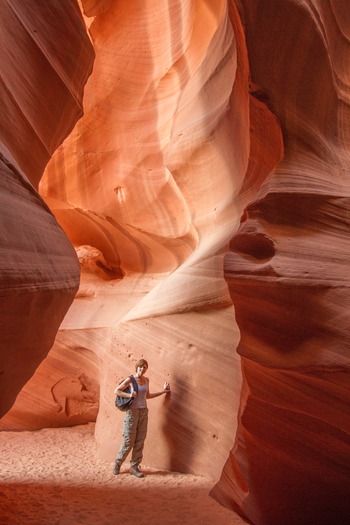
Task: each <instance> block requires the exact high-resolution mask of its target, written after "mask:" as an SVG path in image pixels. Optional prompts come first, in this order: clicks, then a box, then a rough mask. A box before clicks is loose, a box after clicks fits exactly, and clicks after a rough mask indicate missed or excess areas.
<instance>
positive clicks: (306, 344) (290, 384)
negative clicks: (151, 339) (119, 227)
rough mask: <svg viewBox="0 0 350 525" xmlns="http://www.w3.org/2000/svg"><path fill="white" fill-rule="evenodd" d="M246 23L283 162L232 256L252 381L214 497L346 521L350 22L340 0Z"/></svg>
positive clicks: (274, 513)
mask: <svg viewBox="0 0 350 525" xmlns="http://www.w3.org/2000/svg"><path fill="white" fill-rule="evenodd" d="M266 4H268V5H266ZM241 15H242V19H243V20H244V24H245V32H246V36H247V47H248V53H249V59H250V65H251V73H252V79H253V81H254V82H256V83H257V84H258V85H259V86H260V90H258V92H257V93H256V94H257V96H259V98H263V99H264V101H265V102H266V103H267V104H268V106H269V107H270V108H271V109H272V111H273V112H274V113H275V114H276V115H277V117H278V119H279V121H280V122H281V124H282V128H283V135H284V142H285V155H284V158H283V161H282V162H281V163H280V164H279V166H278V167H277V169H276V170H275V171H274V172H273V173H272V174H271V176H270V177H269V178H268V179H267V180H266V181H265V182H264V184H263V185H262V187H261V189H260V191H259V192H258V194H257V196H256V198H255V199H254V200H253V201H252V202H251V203H250V205H249V206H248V208H247V212H246V214H245V219H246V220H245V221H244V222H243V223H242V225H241V228H240V230H239V232H238V234H237V235H236V236H235V237H234V238H233V239H232V241H231V243H230V252H229V254H228V255H227V256H226V258H225V277H226V280H227V282H228V284H229V287H230V293H231V297H232V300H233V302H234V305H235V309H236V319H237V323H238V326H239V328H240V331H241V340H240V344H239V346H238V352H239V354H240V355H241V356H242V371H243V378H244V379H243V390H242V392H243V394H242V403H241V414H240V423H239V428H238V433H237V438H236V443H235V446H234V448H233V451H232V453H231V456H230V458H229V460H228V462H227V464H226V467H225V470H224V472H225V475H223V477H222V480H221V482H220V483H219V484H218V485H217V486H216V488H215V489H214V491H213V494H214V495H215V497H217V498H218V499H219V500H221V501H222V502H225V504H227V505H228V506H232V508H234V509H237V508H238V509H239V510H240V512H241V513H243V515H244V516H245V517H247V518H249V520H251V522H252V523H254V524H258V525H262V524H268V525H280V524H281V523H288V524H289V525H297V524H300V523H308V524H317V525H320V524H324V525H326V524H329V523H342V524H345V523H346V522H347V521H348V517H349V515H350V504H349V481H350V480H349V472H350V469H349V467H350V464H349V457H350V456H349V443H350V424H349V420H348V418H347V416H346V413H347V410H348V409H347V407H348V406H349V401H350V397H349V396H350V394H349V392H350V390H349V387H348V385H349V380H350V372H349V365H350V358H349V345H348V341H349V335H350V334H349V321H350V314H349V311H350V308H349V306H350V302H349V284H350V282H349V277H348V274H347V270H346V264H347V260H348V254H349V248H350V246H349V235H348V233H349V226H350V225H349V181H350V179H349V168H350V165H349V139H350V135H349V126H348V122H349V116H350V115H349V101H350V99H349V96H350V86H349V74H348V71H349V61H350V45H349V34H350V33H349V31H350V25H349V24H350V19H349V16H348V11H347V5H346V3H345V2H333V1H330V2H322V1H320V2H317V1H304V2H292V1H289V2H285V3H284V6H283V10H281V3H280V2H278V1H272V0H271V1H269V2H267V3H266V2H263V1H257V2H253V1H242V2H241ZM277 49H278V52H277ZM229 480H230V481H229Z"/></svg>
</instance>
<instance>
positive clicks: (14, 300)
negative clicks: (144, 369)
mask: <svg viewBox="0 0 350 525" xmlns="http://www.w3.org/2000/svg"><path fill="white" fill-rule="evenodd" d="M79 5H80V8H81V12H82V15H81V13H80V12H79V9H78V3H75V2H70V3H69V4H68V5H65V6H64V7H63V5H61V4H57V2H54V1H53V0H51V1H48V2H45V5H44V4H43V6H42V7H41V8H40V9H35V10H34V9H33V8H31V7H30V4H29V2H24V3H23V2H19V0H18V1H15V0H9V1H8V2H7V3H6V7H5V5H2V7H1V14H2V17H3V19H4V20H5V21H6V29H3V30H2V31H1V34H2V44H4V45H5V48H6V50H7V53H5V55H4V57H5V58H4V60H5V63H4V68H3V69H4V71H5V73H6V75H7V76H6V78H5V79H4V81H3V85H4V86H5V88H6V89H4V90H3V91H2V98H3V105H4V107H5V108H6V111H4V113H3V115H2V116H1V117H0V118H1V119H2V122H3V126H2V128H1V129H2V130H3V131H2V132H1V133H2V135H1V140H2V146H1V147H2V149H1V154H2V160H3V169H2V174H3V177H2V180H3V183H2V185H1V194H0V199H1V202H2V206H1V216H2V219H3V218H4V219H3V220H4V224H5V227H4V228H3V232H4V233H2V243H1V250H2V254H3V255H2V258H1V266H0V269H1V271H0V275H1V281H0V282H1V283H2V287H1V290H2V297H3V300H2V301H1V302H0V304H1V322H2V326H1V330H2V332H1V333H2V334H4V337H3V340H2V343H1V344H2V349H1V356H2V362H3V364H2V370H4V373H3V374H2V376H1V378H0V387H1V388H2V392H3V394H2V396H1V409H2V414H3V417H2V419H1V422H0V428H1V429H17V430H22V429H29V430H31V429H38V428H44V427H50V426H57V427H60V426H70V425H76V424H81V423H86V422H89V421H94V420H97V423H96V440H97V443H98V445H99V451H100V456H101V458H104V459H109V460H111V461H112V460H113V457H114V454H115V452H116V447H117V443H118V440H119V438H120V433H121V427H122V417H121V416H120V414H117V413H116V411H115V408H114V405H113V390H114V387H115V384H116V382H117V381H118V380H119V379H121V378H122V377H123V376H125V375H126V374H127V373H130V371H132V367H133V363H134V362H135V360H136V359H137V358H139V357H141V356H143V357H146V358H147V359H148V361H149V364H150V370H149V376H150V378H151V384H152V386H153V387H154V388H159V387H160V385H161V384H162V383H163V381H164V380H168V381H170V383H171V385H172V393H171V396H170V398H169V399H167V400H166V401H162V400H155V401H153V402H152V405H151V406H150V409H151V421H150V429H149V435H148V440H147V446H146V450H145V458H144V460H145V463H146V464H148V465H152V466H156V467H162V468H167V469H172V470H176V471H182V472H190V473H194V474H203V475H208V476H210V477H211V478H212V480H213V490H212V495H213V497H215V498H216V499H217V500H218V501H219V502H221V503H222V504H223V505H225V506H226V507H228V508H231V509H232V510H233V511H235V512H238V513H239V514H240V515H241V516H242V517H244V518H245V519H247V521H248V522H250V523H252V524H254V525H265V524H268V525H275V524H276V525H281V524H282V523H288V525H294V524H295V525H296V524H300V523H309V524H310V525H311V524H315V525H316V524H317V525H322V524H325V525H326V524H328V523H329V522H330V520H331V521H332V523H337V525H342V523H343V522H344V523H345V521H342V520H344V518H345V517H346V516H348V515H349V510H350V509H349V505H350V504H349V498H348V492H349V489H348V487H349V472H350V469H349V466H350V465H349V442H350V439H349V434H350V428H349V422H348V419H347V418H346V412H347V407H348V406H349V388H348V382H349V355H348V354H349V353H348V341H349V333H348V325H349V323H348V315H349V314H348V311H349V308H348V299H347V296H348V293H347V292H348V278H347V272H346V261H347V258H348V252H349V250H348V246H347V245H348V235H347V233H348V230H349V220H348V215H349V202H348V192H349V177H348V171H349V154H348V149H349V148H348V146H349V130H348V127H349V126H348V122H349V115H348V112H349V79H348V67H347V64H348V61H349V56H350V50H349V35H350V25H349V24H350V19H349V17H348V15H347V10H346V6H345V2H341V1H340V0H337V1H335V0H329V1H327V2H322V1H321V0H319V1H317V0H298V1H297V0H290V1H288V2H286V3H285V5H283V8H281V3H280V2H279V1H278V0H269V1H268V2H266V1H265V2H264V1H263V0H240V1H238V0H237V2H234V1H230V2H226V1H224V0H215V1H214V0H206V1H204V0H202V1H200V0H197V1H195V0H181V1H179V2H167V3H165V2H161V1H160V0H158V1H152V2H151V1H150V0H142V1H141V0H135V1H133V2H130V3H124V2H112V1H110V0H104V1H99V2H97V1H96V0H85V1H84V0H81V1H80V2H79ZM84 21H85V27H84V23H83V22H84ZM7 29H8V30H7ZM63 29H64V30H63ZM57 32H58V33H59V35H58V33H57ZM14 35H17V37H16V38H15V39H14V38H13V36H14ZM23 50H25V53H23ZM72 50H74V52H72ZM13 56H17V57H21V60H22V62H21V61H18V60H17V62H16V63H14V62H13V61H12V60H11V59H12V57H13ZM92 62H93V69H92ZM43 78H44V79H45V85H44V84H43V82H42V79H43ZM39 81H40V82H39ZM38 101H40V104H39V102H38ZM14 102H15V103H14ZM81 104H82V107H81ZM8 122H11V126H8ZM19 137H21V140H19ZM64 139H65V140H64ZM29 144H30V147H29ZM39 182H40V184H39ZM37 189H38V190H39V193H37V191H36V190H37ZM39 194H40V195H39ZM19 207H20V209H21V215H20V220H19V215H18V211H17V210H18V209H19ZM51 212H52V213H51ZM52 214H54V216H55V218H54V217H53V215H52ZM55 219H56V220H57V222H56V220H55ZM58 224H59V225H60V227H61V228H62V229H61V228H60V227H59V226H58ZM63 231H64V232H65V234H64V233H63ZM66 235H67V237H68V239H69V241H70V242H68V240H67V237H66ZM5 248H6V249H5ZM73 248H74V249H73ZM38 254H40V256H39V255H38ZM78 261H79V263H80V272H79V265H78ZM79 273H80V275H79ZM78 286H79V290H78ZM77 290H78V291H77ZM76 292H77V293H76ZM74 296H75V299H74V302H73V303H72V301H73V297H74ZM71 303H72V304H71ZM70 305H71V306H70ZM25 383H26V384H25ZM24 384H25V386H24ZM17 395H18V397H17V400H16V401H15V398H16V396H17ZM11 406H12V408H11Z"/></svg>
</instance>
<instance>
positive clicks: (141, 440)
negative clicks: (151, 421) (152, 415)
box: [130, 408, 148, 468]
mask: <svg viewBox="0 0 350 525" xmlns="http://www.w3.org/2000/svg"><path fill="white" fill-rule="evenodd" d="M138 412H139V417H138V425H137V430H136V436H135V440H134V447H133V449H132V456H131V461H130V466H131V467H132V468H135V467H137V466H138V465H139V464H140V463H141V461H142V453H143V447H144V444H145V439H146V435H147V424H148V408H141V409H140V410H138Z"/></svg>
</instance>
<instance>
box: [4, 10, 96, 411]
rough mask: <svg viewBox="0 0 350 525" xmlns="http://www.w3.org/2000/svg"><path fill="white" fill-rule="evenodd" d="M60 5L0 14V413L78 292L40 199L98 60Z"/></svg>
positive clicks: (72, 261) (75, 268)
mask: <svg viewBox="0 0 350 525" xmlns="http://www.w3.org/2000/svg"><path fill="white" fill-rule="evenodd" d="M63 4H64V2H56V1H51V0H49V1H47V2H42V3H40V6H39V5H38V4H37V3H35V4H33V2H29V1H22V0H21V1H19V0H18V1H16V0H9V1H6V2H1V6H0V14H1V21H2V28H1V36H0V38H1V50H2V53H1V59H0V60H1V82H0V90H1V91H0V97H1V107H2V110H1V115H0V171H1V178H0V180H1V183H0V210H1V212H0V221H1V222H0V236H1V238H0V331H1V342H0V346H1V348H0V356H1V362H0V370H1V375H0V400H1V402H0V415H3V414H5V413H6V412H7V411H8V410H9V409H10V407H11V406H12V404H13V403H14V401H15V399H16V396H17V395H18V393H19V391H20V390H21V388H22V387H23V385H24V384H25V383H26V382H27V381H28V379H29V378H30V377H31V376H32V375H33V373H34V371H35V370H36V368H37V366H38V365H39V363H40V362H41V361H42V360H43V358H44V357H45V356H46V355H47V353H48V351H49V350H50V348H51V346H52V344H53V341H54V338H55V335H56V333H57V330H58V328H59V326H60V324H61V322H62V319H63V317H64V315H65V314H66V312H67V310H68V308H69V306H70V304H71V303H72V300H73V298H74V295H75V293H76V291H77V289H78V286H79V263H78V259H77V257H76V253H75V251H74V249H73V248H72V246H71V244H70V242H69V241H68V239H67V236H66V235H65V233H64V232H63V230H62V229H61V227H60V226H59V225H58V223H57V221H56V220H55V218H54V216H53V215H52V213H51V211H50V209H49V208H48V206H47V205H46V204H45V202H44V201H43V200H42V198H41V197H40V196H39V194H38V193H37V191H36V188H37V185H38V182H39V180H40V177H41V175H42V172H43V170H44V168H45V166H46V164H47V161H48V160H49V158H50V156H51V154H52V153H53V152H54V150H55V149H56V148H57V146H58V145H59V144H60V143H61V142H62V141H63V139H64V138H65V137H66V135H67V134H68V133H69V132H70V131H71V129H72V127H73V125H74V123H75V121H76V120H77V118H78V117H79V116H81V114H82V109H81V98H82V92H83V86H84V83H85V81H86V79H87V77H88V75H89V73H90V71H91V67H92V61H93V50H92V47H91V44H90V42H89V39H88V37H87V35H86V31H85V27H84V24H83V20H82V16H81V14H80V12H79V9H78V6H77V4H74V2H69V3H66V5H63ZM73 49H75V55H74V58H73V54H72V50H73ZM76 56H78V57H80V58H81V60H80V61H79V65H77V63H76Z"/></svg>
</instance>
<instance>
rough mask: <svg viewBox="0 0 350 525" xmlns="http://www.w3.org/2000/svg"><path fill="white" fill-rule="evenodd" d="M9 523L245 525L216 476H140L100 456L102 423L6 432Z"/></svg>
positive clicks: (5, 520)
mask: <svg viewBox="0 0 350 525" xmlns="http://www.w3.org/2000/svg"><path fill="white" fill-rule="evenodd" d="M0 450H1V456H0V524H1V525H75V524H83V525H118V524H124V523H133V524H135V525H136V524H137V525H177V524H181V525H190V524H191V525H197V524H198V525H216V524H218V523H220V525H243V523H244V522H243V521H242V520H241V518H239V517H238V516H236V515H235V514H233V513H232V512H231V511H229V510H227V509H225V508H223V507H222V506H221V505H219V504H218V503H217V502H216V501H215V500H213V499H212V498H211V497H210V496H208V493H209V491H210V488H211V486H212V482H211V480H209V479H206V478H203V477H199V476H192V475H188V474H181V473H176V472H166V471H159V470H155V469H151V468H143V472H144V473H145V477H144V478H143V479H137V478H135V477H134V476H131V475H130V474H129V473H128V466H127V465H126V466H125V469H123V468H122V472H121V474H120V475H119V476H114V475H113V473H112V468H113V463H112V464H111V463H106V462H101V460H100V459H99V458H98V457H97V453H96V446H95V441H94V425H93V424H89V425H85V426H79V427H74V428H63V429H44V430H39V431H35V432H0Z"/></svg>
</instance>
